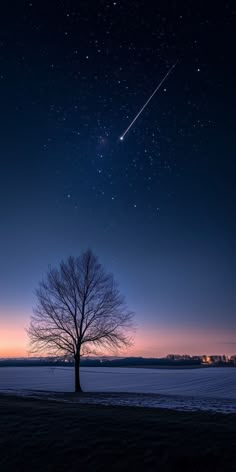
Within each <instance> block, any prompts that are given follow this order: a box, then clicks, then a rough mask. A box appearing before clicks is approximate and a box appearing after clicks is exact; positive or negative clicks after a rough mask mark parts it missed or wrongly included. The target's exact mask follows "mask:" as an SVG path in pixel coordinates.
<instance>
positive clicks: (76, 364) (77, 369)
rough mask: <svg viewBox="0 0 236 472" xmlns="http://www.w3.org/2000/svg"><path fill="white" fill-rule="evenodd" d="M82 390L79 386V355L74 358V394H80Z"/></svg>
mask: <svg viewBox="0 0 236 472" xmlns="http://www.w3.org/2000/svg"><path fill="white" fill-rule="evenodd" d="M82 391H83V390H82V388H81V385H80V355H76V356H75V392H76V393H81V392H82Z"/></svg>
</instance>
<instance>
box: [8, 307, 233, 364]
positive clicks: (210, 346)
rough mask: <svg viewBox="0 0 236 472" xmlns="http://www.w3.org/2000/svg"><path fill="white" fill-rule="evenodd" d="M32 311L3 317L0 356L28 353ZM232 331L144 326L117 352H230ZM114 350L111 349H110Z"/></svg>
mask: <svg viewBox="0 0 236 472" xmlns="http://www.w3.org/2000/svg"><path fill="white" fill-rule="evenodd" d="M28 324H29V315H28V316H27V315H22V316H21V317H20V316H14V315H9V316H7V317H6V316H5V317H4V319H3V317H2V316H1V317H0V357H23V356H27V355H28V348H29V346H28V338H27V333H26V331H25V328H26V327H27V326H28ZM231 341H232V334H231V332H224V333H223V332H222V331H220V330H213V329H208V330H207V329H204V330H203V329H199V328H179V327H173V328H166V327H165V328H163V327H160V328H158V327H155V328H147V327H146V326H145V327H144V326H140V327H139V329H137V332H136V335H135V337H134V345H133V346H132V347H131V348H129V349H128V350H127V351H122V352H120V353H117V354H119V355H125V356H142V357H162V356H166V355H167V354H190V355H198V354H206V355H210V354H226V355H231V354H234V353H235V352H236V344H235V345H234V344H232V343H230V342H231ZM107 354H110V353H107Z"/></svg>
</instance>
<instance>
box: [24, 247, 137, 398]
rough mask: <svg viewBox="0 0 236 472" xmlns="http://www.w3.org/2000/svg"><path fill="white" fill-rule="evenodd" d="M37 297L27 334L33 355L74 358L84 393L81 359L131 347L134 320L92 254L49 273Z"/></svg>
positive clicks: (77, 379)
mask: <svg viewBox="0 0 236 472" xmlns="http://www.w3.org/2000/svg"><path fill="white" fill-rule="evenodd" d="M36 296H37V305H36V307H35V308H34V310H33V314H32V316H31V322H30V326H29V329H28V330H27V331H28V335H29V338H30V343H31V348H32V352H34V353H39V352H43V353H44V354H47V355H53V356H59V355H64V356H68V357H73V359H74V364H75V391H76V392H81V391H82V389H81V384H80V359H81V356H83V355H88V354H89V353H91V352H94V350H95V351H96V349H97V348H99V349H101V348H102V350H105V351H107V350H109V349H110V350H114V349H115V350H118V349H120V348H122V347H126V346H128V345H130V344H131V337H130V334H131V332H132V329H133V316H134V315H133V313H132V312H130V311H129V310H128V309H127V306H126V303H125V299H124V297H123V296H122V295H121V294H120V291H119V289H118V286H117V284H116V283H115V281H114V278H113V275H111V274H109V273H107V272H106V271H105V270H104V268H103V267H102V266H101V264H100V263H99V262H98V259H97V257H96V256H95V255H94V254H93V253H92V251H90V250H88V251H86V252H85V253H83V254H82V255H81V256H80V257H76V258H75V257H69V258H68V260H67V261H62V262H61V264H60V266H59V268H58V269H57V268H50V269H49V271H48V273H47V275H46V277H45V279H44V280H42V281H41V282H40V284H39V288H38V289H37V290H36Z"/></svg>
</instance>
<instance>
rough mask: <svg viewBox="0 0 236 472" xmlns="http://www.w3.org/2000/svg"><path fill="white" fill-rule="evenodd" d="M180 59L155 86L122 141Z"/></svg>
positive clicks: (121, 138) (123, 135) (121, 137)
mask: <svg viewBox="0 0 236 472" xmlns="http://www.w3.org/2000/svg"><path fill="white" fill-rule="evenodd" d="M177 62H178V61H176V62H175V63H174V64H173V66H171V68H170V69H169V70H168V71H167V73H166V75H165V76H164V77H163V79H162V80H161V82H160V83H159V84H158V86H157V87H156V88H155V90H154V92H153V93H152V95H151V96H150V97H149V99H148V100H147V101H146V103H144V105H143V107H142V108H141V110H140V111H139V112H138V114H137V115H136V116H135V117H134V119H133V121H132V122H131V123H130V125H129V126H128V128H127V129H126V130H125V131H124V133H123V134H122V135H121V136H120V141H123V139H124V137H125V135H126V133H128V131H129V130H130V128H131V126H133V124H134V123H135V121H136V120H137V118H138V117H139V115H141V113H142V112H143V110H144V108H146V106H147V105H148V103H149V102H150V100H151V99H152V97H154V95H155V93H156V92H157V91H158V90H159V88H160V87H161V86H162V84H163V83H164V82H165V80H166V79H167V77H168V75H169V74H170V73H171V71H172V70H173V69H174V67H175V66H176V64H177Z"/></svg>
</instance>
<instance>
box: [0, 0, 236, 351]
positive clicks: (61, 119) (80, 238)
mask: <svg viewBox="0 0 236 472" xmlns="http://www.w3.org/2000/svg"><path fill="white" fill-rule="evenodd" d="M235 14H236V6H235V4H234V2H233V1H232V2H229V1H228V2H223V1H219V2H195V1H182V2H177V1H160V2H159V1H145V0H140V1H134V0H129V1H119V0H117V1H114V2H113V1H108V0H97V1H95V0H94V1H92V0H91V1H88V0H87V1H85V0H82V1H81V0H80V1H79V0H77V1H75V0H74V1H72V0H71V1H69V0H68V1H62V0H57V1H56V0H50V1H47V2H46V1H36V0H32V1H21V0H19V1H16V0H15V2H14V1H13V2H12V1H11V2H4V5H3V6H1V19H0V22H1V35H0V103H1V111H0V117H1V118H0V119H1V139H0V158H1V168H0V194H1V198H0V225H1V245H0V356H10V355H19V356H20V355H26V353H27V336H26V333H25V331H24V328H25V327H27V325H28V323H29V317H30V313H31V309H32V305H33V304H34V300H35V299H34V293H33V292H34V289H35V288H36V287H37V284H38V281H39V280H40V279H41V277H42V275H43V274H44V273H45V272H46V271H47V268H48V265H49V264H51V265H56V264H58V262H59V261H60V260H61V259H62V258H66V257H67V256H69V255H75V256H76V255H79V254H80V253H81V252H82V251H84V250H85V249H87V248H88V247H90V248H91V249H92V250H93V251H94V252H95V253H96V254H97V255H98V257H99V259H100V261H101V262H102V264H103V265H104V266H105V267H106V268H107V269H108V270H110V271H112V272H113V273H114V276H115V278H116V279H117V280H118V282H119V284H120V288H121V291H122V293H124V294H125V295H126V298H127V302H128V305H129V307H130V308H131V309H133V310H135V311H136V324H137V333H136V342H135V345H134V347H133V348H132V349H131V350H130V351H129V353H128V354H134V355H143V356H159V355H166V354H168V353H171V352H174V353H185V352H187V353H190V354H191V353H192V354H195V353H196V354H198V353H199V354H204V353H207V354H218V353H226V354H233V353H234V352H235V351H236V317H235V306H236V300H235V294H234V293H233V292H234V288H235V245H234V241H235V236H236V235H235V233H236V224H235V203H234V201H235V190H234V182H235V133H234V129H235V126H234V124H235V105H236V100H235V72H236V70H235V69H236V66H235V57H234V56H235V52H234V50H233V48H234V46H233V44H234V40H235V38H234V32H233V29H234V23H235V16H236V15H235ZM176 61H178V63H177V65H176V67H175V68H174V69H173V70H172V71H171V73H170V74H169V76H168V78H167V79H166V81H165V82H164V84H163V85H162V87H161V88H160V90H159V91H158V92H157V93H156V94H155V96H154V97H153V98H152V100H151V101H150V102H149V104H148V106H147V107H146V108H145V110H144V111H143V113H142V114H141V115H140V116H139V118H138V119H137V121H136V122H135V124H134V125H133V126H132V127H131V129H130V130H129V132H128V133H127V134H126V136H125V138H124V140H123V141H120V140H119V137H120V136H122V134H123V132H124V131H125V129H126V128H127V127H128V126H129V124H130V123H131V121H132V120H133V118H134V117H135V115H136V114H137V113H138V112H139V110H140V109H141V108H142V106H143V105H144V103H145V102H146V100H147V99H148V98H149V96H150V95H151V94H152V92H153V91H154V89H155V88H156V87H157V85H158V83H159V82H160V81H161V79H162V78H163V76H164V75H165V74H166V73H167V71H168V69H169V68H170V67H171V66H172V65H173V64H174V63H175V62H176Z"/></svg>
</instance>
